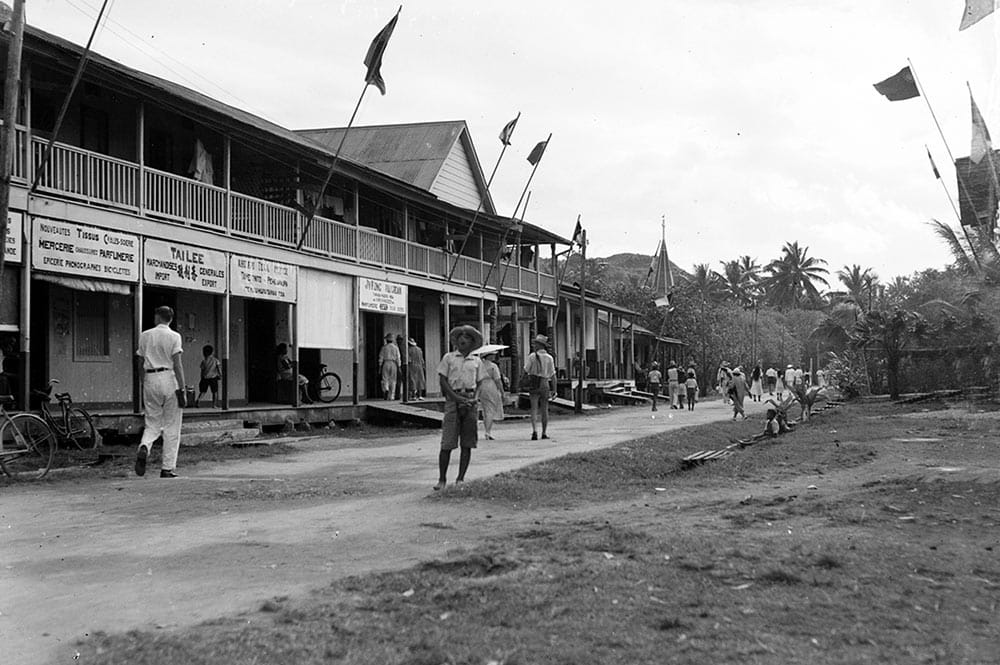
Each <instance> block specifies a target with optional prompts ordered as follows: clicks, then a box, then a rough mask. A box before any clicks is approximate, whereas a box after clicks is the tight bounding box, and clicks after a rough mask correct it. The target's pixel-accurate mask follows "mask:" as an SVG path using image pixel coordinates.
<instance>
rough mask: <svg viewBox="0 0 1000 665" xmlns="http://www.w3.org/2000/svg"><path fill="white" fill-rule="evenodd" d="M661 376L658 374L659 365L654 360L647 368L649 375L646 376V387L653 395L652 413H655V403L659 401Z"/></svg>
mask: <svg viewBox="0 0 1000 665" xmlns="http://www.w3.org/2000/svg"><path fill="white" fill-rule="evenodd" d="M661 381H663V375H662V374H660V363H658V362H656V361H655V360H654V361H653V363H652V364H651V365H650V366H649V373H648V374H646V387H647V388H648V389H649V392H651V393H652V394H653V411H656V402H657V401H658V400H659V399H660V382H661Z"/></svg>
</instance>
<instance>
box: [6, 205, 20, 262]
mask: <svg viewBox="0 0 1000 665" xmlns="http://www.w3.org/2000/svg"><path fill="white" fill-rule="evenodd" d="M23 230H24V213H23V212H18V211H16V210H11V211H10V212H9V213H7V243H6V244H5V245H4V248H3V253H4V255H5V260H6V261H7V262H8V263H20V262H21V254H22V252H21V248H22V247H23V245H24V243H22V242H21V238H22V237H23Z"/></svg>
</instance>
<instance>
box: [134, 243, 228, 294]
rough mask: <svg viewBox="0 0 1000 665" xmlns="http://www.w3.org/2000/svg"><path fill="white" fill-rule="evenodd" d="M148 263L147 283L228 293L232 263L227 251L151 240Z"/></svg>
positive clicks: (144, 268)
mask: <svg viewBox="0 0 1000 665" xmlns="http://www.w3.org/2000/svg"><path fill="white" fill-rule="evenodd" d="M144 261H145V264H144V265H143V270H142V278H143V281H145V282H146V284H156V285H162V286H170V287H175V288H179V289H193V290H195V291H210V292H212V293H225V292H226V284H227V281H226V270H227V268H228V262H227V261H226V255H225V254H224V253H223V252H216V251H214V250H211V249H203V248H201V247H191V246H190V245H179V244H177V243H171V242H163V241H161V240H147V241H146V255H145V259H144Z"/></svg>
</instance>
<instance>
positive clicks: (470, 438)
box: [434, 326, 489, 490]
mask: <svg viewBox="0 0 1000 665" xmlns="http://www.w3.org/2000/svg"><path fill="white" fill-rule="evenodd" d="M448 338H449V340H450V341H451V347H452V348H453V349H454V351H449V352H448V353H446V354H444V357H442V358H441V362H440V363H438V366H437V375H438V383H439V385H440V386H441V394H442V395H444V399H445V402H444V420H443V421H442V422H441V452H440V453H439V454H438V471H439V475H438V483H437V485H435V486H434V489H435V490H440V489H444V487H445V485H446V484H447V483H448V465H449V464H450V462H451V451H453V450H455V448H458V447H459V446H461V448H462V452H461V456H460V457H459V459H458V477H457V478H456V479H455V481H456V482H459V483H460V482H463V481H464V480H465V472H466V471H467V470H468V469H469V462H470V461H472V449H473V448H475V447H476V442H477V440H478V438H479V432H478V431H477V429H478V418H477V416H478V415H479V413H478V412H479V406H478V404H479V390H480V386H481V384H482V383H484V382H485V381H488V380H489V378H488V377H487V376H486V371H485V369H484V368H483V362H482V360H480V358H479V356H476V355H471V353H472V351H473V349H478V348H479V347H481V346H482V345H483V336H482V335H481V334H480V333H479V331H478V330H476V329H475V328H473V327H472V326H458V327H456V328H452V330H451V333H450V334H449V335H448Z"/></svg>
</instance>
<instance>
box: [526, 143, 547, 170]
mask: <svg viewBox="0 0 1000 665" xmlns="http://www.w3.org/2000/svg"><path fill="white" fill-rule="evenodd" d="M548 144H549V141H548V139H546V140H544V141H539V142H538V145H536V146H535V147H534V148H532V149H531V154H530V155H528V161H529V162H531V165H532V166H535V165H536V164H538V162H540V161H542V155H544V154H545V146H547V145H548Z"/></svg>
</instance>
